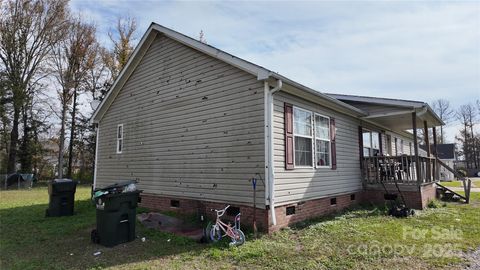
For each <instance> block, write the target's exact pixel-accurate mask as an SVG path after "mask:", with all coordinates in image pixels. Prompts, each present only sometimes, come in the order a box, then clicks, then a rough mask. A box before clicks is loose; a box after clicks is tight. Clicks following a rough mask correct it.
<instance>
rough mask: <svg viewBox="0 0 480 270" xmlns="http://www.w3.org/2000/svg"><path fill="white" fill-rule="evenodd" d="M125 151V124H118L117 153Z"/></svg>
mask: <svg viewBox="0 0 480 270" xmlns="http://www.w3.org/2000/svg"><path fill="white" fill-rule="evenodd" d="M122 151H123V124H119V125H118V126H117V154H121V153H122Z"/></svg>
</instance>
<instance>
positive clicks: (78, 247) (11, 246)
mask: <svg viewBox="0 0 480 270" xmlns="http://www.w3.org/2000/svg"><path fill="white" fill-rule="evenodd" d="M46 208H47V204H37V205H30V206H21V207H13V208H7V209H1V210H0V220H1V223H0V254H1V255H0V262H1V264H0V268H1V269H89V268H101V267H108V266H116V265H123V264H128V263H135V262H140V261H145V260H151V259H159V258H161V257H164V256H169V255H178V254H181V253H186V252H193V254H192V255H195V254H198V253H197V252H201V251H202V250H204V249H206V248H211V247H215V248H223V247H227V246H228V245H226V244H225V243H222V242H221V243H218V244H214V245H212V244H210V245H201V244H198V243H196V242H195V241H193V240H190V239H188V238H186V237H179V236H175V235H173V234H171V233H164V232H159V231H156V230H152V229H147V228H145V227H143V225H141V224H140V223H138V222H137V224H136V235H137V239H135V240H134V241H133V242H129V243H125V244H120V245H118V246H115V247H113V248H106V247H103V246H100V245H97V244H93V243H91V241H90V232H91V230H92V229H93V228H95V222H96V220H95V219H96V217H95V207H94V205H93V204H92V202H91V201H90V200H88V199H87V200H77V201H75V215H73V216H66V217H49V218H46V217H45V209H46ZM142 237H145V238H146V241H145V242H142V241H141V240H140V239H141V238H142ZM98 251H100V252H101V254H100V255H98V256H94V255H93V254H94V253H96V252H98Z"/></svg>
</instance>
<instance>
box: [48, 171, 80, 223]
mask: <svg viewBox="0 0 480 270" xmlns="http://www.w3.org/2000/svg"><path fill="white" fill-rule="evenodd" d="M76 189H77V182H76V181H73V180H71V179H55V180H53V181H51V182H50V183H48V194H49V195H50V199H49V203H48V209H47V210H46V211H45V216H47V217H60V216H71V215H73V211H74V205H75V191H76Z"/></svg>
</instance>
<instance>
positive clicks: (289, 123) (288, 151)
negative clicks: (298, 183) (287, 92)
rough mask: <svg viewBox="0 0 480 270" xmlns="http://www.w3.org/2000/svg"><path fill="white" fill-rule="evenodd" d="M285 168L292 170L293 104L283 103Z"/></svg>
mask: <svg viewBox="0 0 480 270" xmlns="http://www.w3.org/2000/svg"><path fill="white" fill-rule="evenodd" d="M284 118H285V119H284V121H285V169H286V170H293V167H294V165H293V154H294V151H293V106H292V104H288V103H285V107H284Z"/></svg>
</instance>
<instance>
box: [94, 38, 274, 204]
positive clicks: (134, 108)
mask: <svg viewBox="0 0 480 270" xmlns="http://www.w3.org/2000/svg"><path fill="white" fill-rule="evenodd" d="M263 106H264V101H263V82H260V81H257V79H256V77H255V76H253V75H250V74H248V73H246V72H243V71H241V70H240V69H237V68H235V67H233V66H230V65H228V64H226V63H224V62H222V61H219V60H217V59H214V58H212V57H210V56H207V55H205V54H202V53H200V52H198V51H196V50H194V49H191V48H189V47H187V46H184V45H182V44H180V43H178V42H176V41H174V40H172V39H169V38H167V37H165V36H162V35H159V36H157V38H156V39H155V40H154V41H153V43H152V45H151V47H150V48H149V49H148V50H147V52H146V53H145V55H144V57H143V59H142V60H141V62H140V63H139V65H138V66H137V68H136V69H135V71H134V72H133V74H132V75H131V76H130V78H129V79H128V81H127V82H126V84H125V85H124V87H123V88H122V89H121V90H120V92H119V94H118V96H117V97H116V99H115V101H114V102H113V104H112V105H111V107H110V108H109V109H108V110H107V112H106V113H105V115H104V118H103V119H102V120H101V121H100V124H99V127H100V135H99V146H98V161H97V166H98V167H97V186H98V187H102V186H106V185H109V184H112V183H114V182H117V181H120V180H127V179H135V180H138V181H139V188H140V189H142V190H144V192H148V193H155V194H159V195H165V196H171V197H183V198H191V199H200V200H207V201H218V202H225V203H238V204H250V203H251V202H252V201H253V197H252V196H253V195H252V194H253V193H252V188H251V183H250V182H249V179H251V178H252V177H254V176H255V174H256V173H259V174H261V175H262V176H263V174H264V170H265V169H264V167H265V162H264V111H263ZM118 124H123V128H124V144H123V152H122V153H121V154H116V151H115V150H116V149H115V148H116V138H115V135H116V127H117V125H118ZM257 191H258V192H257V204H258V205H259V207H262V205H263V203H264V201H265V198H264V194H265V192H264V187H263V184H262V183H261V181H259V184H258V185H257Z"/></svg>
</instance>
